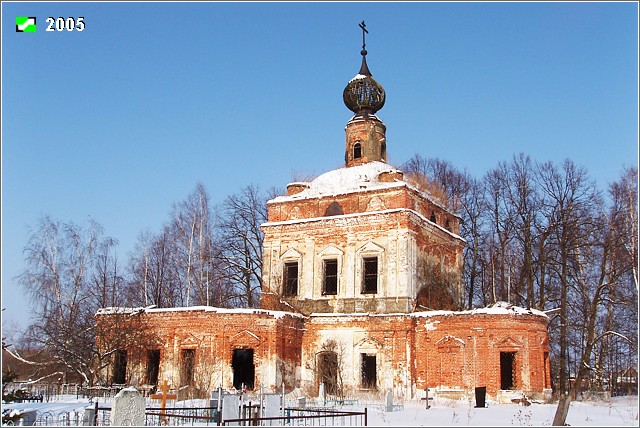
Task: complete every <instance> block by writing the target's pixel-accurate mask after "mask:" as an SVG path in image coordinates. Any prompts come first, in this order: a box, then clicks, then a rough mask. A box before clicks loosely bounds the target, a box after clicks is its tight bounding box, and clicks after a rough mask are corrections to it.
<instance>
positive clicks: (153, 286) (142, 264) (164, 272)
mask: <svg viewBox="0 0 640 428" xmlns="http://www.w3.org/2000/svg"><path fill="white" fill-rule="evenodd" d="M170 236H171V232H170V230H169V228H168V227H164V228H163V231H162V232H161V233H160V234H159V235H157V236H154V235H152V234H150V233H142V234H140V235H139V236H138V243H137V244H136V248H135V249H134V251H133V253H132V255H131V258H130V261H129V269H130V279H129V282H128V284H127V296H128V302H130V304H131V305H133V306H151V305H155V306H157V307H159V308H171V307H174V306H178V305H179V304H180V302H181V300H180V299H179V296H178V290H177V289H176V288H175V284H176V282H177V281H176V280H175V278H176V276H177V273H176V270H175V267H174V265H173V264H172V256H171V253H172V243H171V238H170Z"/></svg>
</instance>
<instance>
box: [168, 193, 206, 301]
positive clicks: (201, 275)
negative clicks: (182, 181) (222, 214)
mask: <svg viewBox="0 0 640 428" xmlns="http://www.w3.org/2000/svg"><path fill="white" fill-rule="evenodd" d="M172 217H173V220H172V222H171V226H170V228H171V232H172V238H173V240H172V243H173V245H174V247H173V252H172V256H173V261H174V263H175V266H176V269H177V271H178V275H177V277H176V279H177V280H178V283H179V284H180V285H184V287H181V296H182V304H183V305H185V306H191V305H209V303H210V288H211V284H212V283H214V282H215V277H214V271H213V269H212V268H213V255H214V246H213V224H212V220H213V217H212V214H211V210H210V209H209V195H208V193H207V191H206V189H205V188H204V186H203V185H202V184H201V183H198V184H197V185H196V188H195V190H194V191H193V192H192V193H191V194H189V195H188V196H187V198H186V199H185V200H184V201H182V202H179V203H177V204H175V205H174V206H173V215H172Z"/></svg>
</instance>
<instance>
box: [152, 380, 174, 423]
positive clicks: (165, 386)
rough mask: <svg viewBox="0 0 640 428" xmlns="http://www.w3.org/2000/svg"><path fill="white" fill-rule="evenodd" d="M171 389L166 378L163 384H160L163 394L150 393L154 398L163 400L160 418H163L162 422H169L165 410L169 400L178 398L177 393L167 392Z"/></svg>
mask: <svg viewBox="0 0 640 428" xmlns="http://www.w3.org/2000/svg"><path fill="white" fill-rule="evenodd" d="M169 389H171V388H170V387H169V384H168V383H167V380H166V379H165V380H163V381H162V385H161V386H160V390H161V391H162V394H151V395H150V397H151V398H152V399H153V400H161V401H160V419H161V420H162V423H166V422H167V419H166V417H165V411H164V409H165V408H166V407H167V400H175V399H176V398H178V396H177V395H176V394H167V392H169Z"/></svg>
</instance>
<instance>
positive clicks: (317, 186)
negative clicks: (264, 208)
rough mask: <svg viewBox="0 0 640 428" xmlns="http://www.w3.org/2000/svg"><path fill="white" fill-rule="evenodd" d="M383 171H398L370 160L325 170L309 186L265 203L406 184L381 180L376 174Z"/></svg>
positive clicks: (382, 163) (404, 184)
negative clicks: (293, 193)
mask: <svg viewBox="0 0 640 428" xmlns="http://www.w3.org/2000/svg"><path fill="white" fill-rule="evenodd" d="M383 172H392V173H393V172H400V171H399V170H397V169H396V168H394V167H392V166H391V165H388V164H386V163H384V162H378V161H372V162H368V163H365V164H362V165H357V166H352V167H345V168H338V169H334V170H332V171H329V172H325V173H324V174H322V175H320V176H319V177H317V178H316V179H314V180H312V181H311V182H309V183H300V182H297V183H290V184H306V185H308V186H309V187H308V188H307V189H305V190H303V191H302V192H300V193H296V194H295V195H291V196H278V197H276V198H274V199H272V200H270V201H269V202H267V203H274V202H286V201H293V200H298V199H307V198H318V197H321V196H337V195H344V194H346V193H352V192H360V191H363V190H376V189H386V188H392V187H402V186H406V183H405V182H404V181H396V182H382V181H379V180H378V176H379V175H380V174H381V173H383Z"/></svg>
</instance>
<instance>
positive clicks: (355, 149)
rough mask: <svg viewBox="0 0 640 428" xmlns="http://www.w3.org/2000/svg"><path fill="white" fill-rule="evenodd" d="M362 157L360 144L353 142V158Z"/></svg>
mask: <svg viewBox="0 0 640 428" xmlns="http://www.w3.org/2000/svg"><path fill="white" fill-rule="evenodd" d="M361 157H362V144H360V143H355V144H354V145H353V158H354V159H360V158H361Z"/></svg>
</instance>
